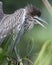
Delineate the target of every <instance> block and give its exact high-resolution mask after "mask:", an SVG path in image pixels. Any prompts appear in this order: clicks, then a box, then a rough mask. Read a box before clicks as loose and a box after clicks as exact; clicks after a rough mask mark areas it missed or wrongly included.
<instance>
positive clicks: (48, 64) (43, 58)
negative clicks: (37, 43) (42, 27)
mask: <svg viewBox="0 0 52 65" xmlns="http://www.w3.org/2000/svg"><path fill="white" fill-rule="evenodd" d="M34 65H52V42H50V41H47V42H46V43H45V44H44V45H43V47H42V49H41V51H40V53H39V55H38V58H37V60H36V61H35V63H34Z"/></svg>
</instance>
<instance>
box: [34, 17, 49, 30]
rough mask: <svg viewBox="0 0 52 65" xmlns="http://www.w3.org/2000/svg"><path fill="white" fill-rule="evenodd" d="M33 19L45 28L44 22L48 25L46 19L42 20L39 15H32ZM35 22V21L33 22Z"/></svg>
mask: <svg viewBox="0 0 52 65" xmlns="http://www.w3.org/2000/svg"><path fill="white" fill-rule="evenodd" d="M33 19H34V21H36V23H37V24H39V25H41V26H42V27H44V28H45V29H47V28H46V26H44V24H45V25H48V23H47V22H46V21H44V20H43V19H41V18H40V17H38V16H34V18H33ZM34 24H35V23H34Z"/></svg>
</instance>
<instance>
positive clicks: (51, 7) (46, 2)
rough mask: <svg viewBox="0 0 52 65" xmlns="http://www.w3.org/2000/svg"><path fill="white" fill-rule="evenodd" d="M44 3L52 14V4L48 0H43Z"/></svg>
mask: <svg viewBox="0 0 52 65" xmlns="http://www.w3.org/2000/svg"><path fill="white" fill-rule="evenodd" d="M42 2H43V4H44V5H45V7H46V8H47V10H48V11H49V13H51V14H52V6H51V4H50V3H49V2H48V0H42Z"/></svg>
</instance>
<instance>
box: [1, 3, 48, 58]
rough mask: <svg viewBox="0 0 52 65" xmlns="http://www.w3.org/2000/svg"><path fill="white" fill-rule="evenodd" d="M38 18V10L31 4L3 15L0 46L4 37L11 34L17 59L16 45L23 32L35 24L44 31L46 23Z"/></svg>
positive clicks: (39, 12) (39, 14)
mask: <svg viewBox="0 0 52 65" xmlns="http://www.w3.org/2000/svg"><path fill="white" fill-rule="evenodd" d="M40 16H41V11H40V10H39V9H38V8H35V7H34V6H33V5H32V4H30V5H27V6H25V7H24V8H19V9H17V10H16V11H15V12H14V13H12V14H5V16H3V17H2V19H1V21H0V45H1V44H2V43H1V42H2V41H3V40H4V39H5V37H7V35H9V34H10V33H11V32H13V33H14V35H13V40H14V44H13V46H12V47H13V48H14V50H15V53H16V56H17V57H18V54H17V52H16V45H17V43H18V42H19V41H20V38H21V36H22V35H23V34H24V32H25V31H27V30H30V29H32V28H33V27H34V25H35V24H39V25H41V26H42V27H43V28H45V29H46V27H45V26H44V25H43V23H45V24H46V25H47V22H45V21H44V20H42V19H41V17H40ZM16 42H17V43H16Z"/></svg>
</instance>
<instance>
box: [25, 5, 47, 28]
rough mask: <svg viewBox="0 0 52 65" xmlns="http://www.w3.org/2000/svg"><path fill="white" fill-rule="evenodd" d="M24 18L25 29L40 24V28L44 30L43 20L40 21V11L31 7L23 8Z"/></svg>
mask: <svg viewBox="0 0 52 65" xmlns="http://www.w3.org/2000/svg"><path fill="white" fill-rule="evenodd" d="M25 10H26V18H25V23H26V24H25V27H26V28H28V29H31V28H33V26H34V25H35V24H40V25H41V26H42V27H44V28H46V27H45V26H44V25H43V24H47V22H45V21H44V20H42V19H41V17H40V16H41V11H40V10H39V9H37V8H35V7H34V6H33V5H28V6H26V7H25Z"/></svg>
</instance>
